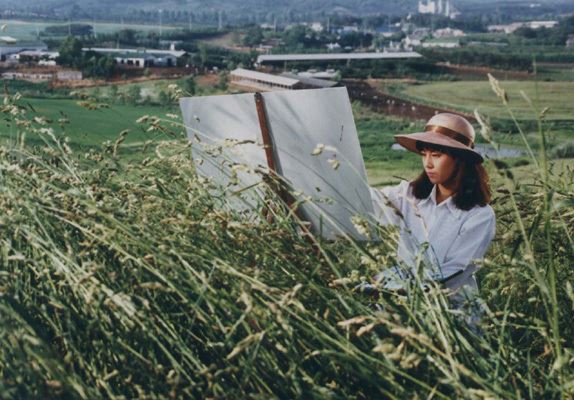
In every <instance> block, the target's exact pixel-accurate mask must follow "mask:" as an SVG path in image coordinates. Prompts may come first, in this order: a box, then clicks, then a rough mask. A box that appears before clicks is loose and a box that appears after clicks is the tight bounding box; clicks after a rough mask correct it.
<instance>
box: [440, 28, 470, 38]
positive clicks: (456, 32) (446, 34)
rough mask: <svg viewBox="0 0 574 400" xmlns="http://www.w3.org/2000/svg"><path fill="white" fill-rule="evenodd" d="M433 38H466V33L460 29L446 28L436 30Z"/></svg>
mask: <svg viewBox="0 0 574 400" xmlns="http://www.w3.org/2000/svg"><path fill="white" fill-rule="evenodd" d="M433 36H434V37H435V38H451V37H463V36H466V33H464V32H463V31H461V30H460V29H452V28H444V29H437V30H435V31H434V32H433Z"/></svg>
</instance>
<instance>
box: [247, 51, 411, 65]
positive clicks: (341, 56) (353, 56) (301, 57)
mask: <svg viewBox="0 0 574 400" xmlns="http://www.w3.org/2000/svg"><path fill="white" fill-rule="evenodd" d="M419 57H422V55H420V54H419V53H417V52H414V51H402V52H380V53H324V54H323V53H315V54H267V55H261V56H259V57H257V63H258V64H262V63H265V62H280V61H335V60H382V59H388V60H394V59H403V58H419Z"/></svg>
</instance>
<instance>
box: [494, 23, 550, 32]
mask: <svg viewBox="0 0 574 400" xmlns="http://www.w3.org/2000/svg"><path fill="white" fill-rule="evenodd" d="M556 25H558V21H527V22H513V23H512V24H507V25H489V26H488V31H489V32H504V33H514V32H515V31H517V30H518V29H520V28H530V29H540V28H554V27H555V26H556Z"/></svg>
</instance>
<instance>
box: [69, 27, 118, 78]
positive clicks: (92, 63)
mask: <svg viewBox="0 0 574 400" xmlns="http://www.w3.org/2000/svg"><path fill="white" fill-rule="evenodd" d="M82 47H83V43H82V41H80V40H79V39H77V38H76V37H74V36H69V37H67V38H66V40H64V42H63V43H62V44H61V45H60V50H59V51H60V55H59V57H58V63H59V64H60V65H64V66H67V67H73V68H78V69H80V70H82V72H83V73H84V75H85V76H86V77H101V78H111V77H112V76H113V74H114V73H115V71H116V63H115V60H114V59H113V58H112V57H110V56H107V55H102V54H98V53H96V52H94V51H88V52H84V51H82Z"/></svg>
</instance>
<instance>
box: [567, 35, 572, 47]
mask: <svg viewBox="0 0 574 400" xmlns="http://www.w3.org/2000/svg"><path fill="white" fill-rule="evenodd" d="M566 47H574V35H568V39H566Z"/></svg>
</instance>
